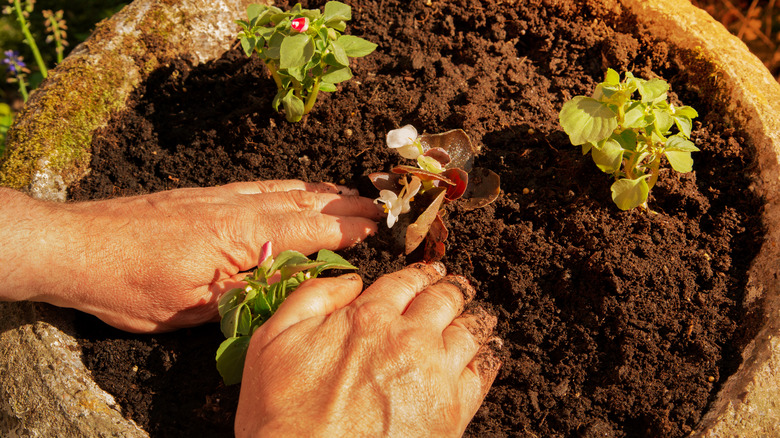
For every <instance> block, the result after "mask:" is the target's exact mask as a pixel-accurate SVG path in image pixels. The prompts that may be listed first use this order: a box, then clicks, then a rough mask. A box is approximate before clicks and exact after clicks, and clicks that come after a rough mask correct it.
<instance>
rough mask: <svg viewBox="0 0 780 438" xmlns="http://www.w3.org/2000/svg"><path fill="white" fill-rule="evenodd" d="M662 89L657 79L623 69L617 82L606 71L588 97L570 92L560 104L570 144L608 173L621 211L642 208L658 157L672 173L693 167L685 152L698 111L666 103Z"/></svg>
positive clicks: (666, 87)
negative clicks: (640, 75)
mask: <svg viewBox="0 0 780 438" xmlns="http://www.w3.org/2000/svg"><path fill="white" fill-rule="evenodd" d="M668 91H669V84H667V83H666V81H664V80H662V79H650V80H645V79H640V78H637V77H634V75H633V74H631V72H626V73H625V75H624V79H623V81H621V80H620V75H619V74H618V73H617V72H616V71H615V70H612V69H608V70H607V74H606V78H605V79H604V82H602V83H600V84H598V86H596V90H595V92H594V93H593V96H592V97H587V96H576V97H574V98H573V99H571V100H570V101H568V102H566V103H565V104H564V105H563V108H561V112H560V115H559V119H560V123H561V126H562V127H563V130H564V131H565V132H566V134H568V135H569V140H570V141H571V143H572V144H573V145H575V146H579V145H582V154H583V155H585V154H587V153H588V152H590V153H591V157H593V161H594V162H595V163H596V166H598V168H599V169H601V170H602V171H603V172H605V173H611V174H613V175H614V177H615V180H616V181H615V182H614V183H613V184H612V200H613V201H614V202H615V204H616V205H617V206H618V208H620V209H621V210H630V209H632V208H635V207H638V206H643V207H645V208H647V198H648V196H649V194H650V189H652V188H653V186H654V185H655V183H656V182H657V181H658V176H659V173H660V167H661V159H662V158H665V159H666V161H667V162H668V163H669V165H671V166H672V169H674V170H676V171H678V172H682V173H685V172H690V171H691V170H692V169H693V158H692V157H691V152H696V151H698V150H699V149H698V148H697V147H696V146H694V144H693V143H692V142H691V141H690V140H689V139H690V136H691V129H692V126H693V122H692V120H693V119H694V118H695V117H697V116H698V113H697V112H696V110H694V109H693V108H691V107H689V106H680V107H675V106H674V105H672V104H670V103H668V102H667V101H666V98H667V92H668ZM637 92H638V93H639V99H638V100H637V99H634V95H635V93H637ZM673 127H676V128H677V132H676V133H672V128H673Z"/></svg>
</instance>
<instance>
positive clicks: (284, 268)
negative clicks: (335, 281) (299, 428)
mask: <svg viewBox="0 0 780 438" xmlns="http://www.w3.org/2000/svg"><path fill="white" fill-rule="evenodd" d="M260 259H261V260H263V261H262V262H261V263H260V265H259V266H258V267H257V268H256V269H255V270H254V271H253V272H252V273H251V274H250V275H248V276H247V277H246V278H245V279H244V281H245V282H246V286H245V287H244V288H241V289H232V290H230V291H229V292H227V293H225V294H224V295H223V296H222V297H220V299H219V315H220V316H221V317H222V322H221V328H222V334H224V335H225V337H226V338H227V339H226V340H225V341H223V342H222V344H221V345H220V346H219V349H218V350H217V357H216V359H217V370H218V371H219V373H220V375H221V376H222V379H223V380H224V382H225V384H226V385H232V384H234V383H239V382H241V375H242V374H243V370H244V360H245V359H246V352H247V349H248V348H249V340H250V339H251V336H252V333H254V332H255V330H257V328H258V327H260V326H261V325H262V324H263V323H264V322H265V321H267V320H268V318H270V317H271V316H272V315H273V314H274V313H275V312H276V310H277V309H278V308H279V306H280V305H281V304H282V302H283V301H284V300H285V298H287V296H288V295H290V293H291V292H292V291H294V290H295V289H297V288H298V286H300V285H301V283H303V282H304V281H306V280H308V279H310V278H316V277H317V276H318V275H320V273H322V271H325V270H327V269H357V268H356V267H354V266H352V265H351V264H350V263H349V262H347V261H346V260H344V259H343V258H342V257H340V256H339V255H337V254H336V253H334V252H332V251H328V250H325V249H323V250H321V251H320V252H319V253H317V258H316V259H315V260H309V259H308V258H307V257H306V256H305V255H303V254H301V253H299V252H297V251H284V252H282V253H280V254H279V255H277V256H276V258H274V257H273V256H272V254H271V242H268V243H266V244H265V245H263V248H262V254H261V256H260Z"/></svg>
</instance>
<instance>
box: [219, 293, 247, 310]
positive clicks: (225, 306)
mask: <svg viewBox="0 0 780 438" xmlns="http://www.w3.org/2000/svg"><path fill="white" fill-rule="evenodd" d="M243 292H244V289H240V288H239V289H230V290H229V291H227V292H225V293H224V294H222V296H221V297H219V301H217V309H218V310H219V316H225V313H227V312H228V311H229V310H230V309H232V308H234V307H236V306H237V305H238V303H239V302H240V300H241V298H242V296H243Z"/></svg>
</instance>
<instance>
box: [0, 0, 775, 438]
mask: <svg viewBox="0 0 780 438" xmlns="http://www.w3.org/2000/svg"><path fill="white" fill-rule="evenodd" d="M169 3H172V4H169ZM247 3H249V1H245V0H219V1H204V0H183V1H180V2H166V1H162V0H137V1H136V2H134V3H133V4H131V5H130V6H128V7H127V8H125V9H124V10H123V11H122V12H121V13H120V14H118V15H117V16H115V17H114V18H112V19H111V20H109V21H108V22H106V23H103V24H102V25H101V26H99V27H98V29H97V30H96V31H95V34H94V35H93V36H92V37H91V38H90V40H89V41H87V42H85V43H84V44H83V45H81V46H80V47H78V48H77V49H76V50H74V52H73V53H72V54H71V55H70V56H69V57H68V58H67V59H66V60H65V62H63V64H62V65H61V66H60V67H58V68H57V69H55V70H54V71H53V72H52V76H51V77H50V79H49V80H48V81H46V82H45V83H44V84H43V86H42V87H41V88H39V89H38V90H37V91H36V92H35V93H34V94H33V96H32V98H31V100H30V102H29V103H28V106H27V108H26V109H25V110H24V112H23V113H22V114H21V115H20V117H19V119H18V120H19V121H18V122H17V124H16V125H15V126H14V127H13V128H12V130H11V132H10V133H9V143H10V154H8V157H7V158H5V159H4V160H3V161H2V162H0V185H4V186H11V187H15V188H20V189H25V190H28V191H30V192H31V193H33V194H34V195H35V196H36V197H39V198H44V199H57V200H63V199H64V193H65V192H64V188H65V187H67V185H68V184H70V183H72V182H73V181H75V180H77V179H78V178H80V177H81V176H83V175H84V174H85V173H86V172H88V163H89V149H88V148H89V144H90V140H91V135H92V131H93V130H94V129H95V128H97V127H100V126H102V125H104V124H105V123H106V122H107V120H108V117H109V115H110V113H111V111H113V110H116V109H117V108H120V107H121V106H122V105H123V104H124V102H125V99H126V98H127V96H128V94H129V93H130V91H131V90H132V89H133V88H134V87H135V86H136V85H137V84H138V83H139V82H140V80H141V79H142V78H143V77H144V75H146V74H148V73H149V72H150V71H151V70H152V69H154V68H155V67H157V66H158V65H161V64H164V63H165V62H166V60H167V59H170V58H172V57H177V56H185V55H187V56H191V57H192V58H193V59H194V60H196V61H205V60H208V59H212V58H215V57H217V56H219V55H220V54H221V53H222V52H224V51H225V50H227V48H228V46H229V44H230V43H231V41H232V39H233V36H234V34H235V32H236V30H237V29H236V28H235V27H234V25H233V20H234V19H235V18H236V17H238V16H240V15H241V14H243V11H244V9H245V6H246V4H247ZM590 3H591V9H592V10H593V11H602V12H604V13H613V12H615V11H617V10H621V9H624V10H628V11H630V12H632V13H634V14H635V15H636V16H637V17H638V19H639V21H640V22H641V24H643V25H646V26H647V27H648V28H649V29H651V31H652V32H654V33H655V34H656V35H657V37H658V38H659V39H662V40H666V41H669V42H671V43H672V44H674V45H676V46H679V47H683V48H685V49H687V51H688V52H689V53H690V59H688V60H687V62H688V63H689V65H687V68H691V69H696V70H698V71H700V72H701V78H700V79H701V81H700V84H699V85H700V86H701V87H702V89H703V90H706V92H708V93H712V94H713V95H714V96H716V98H717V99H718V101H719V102H721V103H722V104H723V105H724V106H725V107H726V108H728V109H729V111H730V114H731V117H732V119H733V120H732V123H733V124H734V125H735V126H739V127H740V128H742V129H744V130H745V131H746V132H747V134H748V135H749V137H750V139H751V141H752V142H753V144H755V145H756V147H757V148H758V154H759V156H758V165H759V169H760V181H758V182H757V183H756V184H755V185H754V186H753V187H751V188H746V190H748V189H750V190H756V191H758V192H759V193H761V194H763V195H764V196H765V197H766V199H767V204H766V206H765V210H764V212H763V214H764V218H765V224H766V227H767V235H766V242H765V244H764V245H763V247H762V249H761V252H760V254H759V255H758V257H757V259H756V260H755V262H754V264H753V267H752V269H751V273H750V280H749V288H750V293H749V296H748V297H747V300H749V301H755V300H758V299H761V300H763V305H764V306H766V312H767V315H768V318H767V322H766V324H765V327H763V329H762V330H761V332H760V333H759V335H758V336H757V337H756V338H755V339H754V340H753V342H752V343H751V344H750V345H749V346H748V348H747V349H746V350H745V352H744V353H743V357H744V363H743V364H742V366H741V367H740V369H739V370H738V372H737V373H736V374H735V375H734V376H732V377H731V378H730V379H729V380H728V381H727V382H726V384H725V385H724V387H723V389H722V391H721V393H720V394H719V395H718V397H717V399H716V400H715V401H714V403H713V406H712V408H711V410H710V411H709V412H708V413H707V414H706V416H705V417H704V419H703V420H702V422H701V423H700V424H699V425H698V427H697V429H696V430H695V431H694V433H693V436H696V437H707V438H714V437H738V436H739V437H742V436H744V437H749V436H777V435H778V432H777V431H778V430H780V406H778V404H779V403H780V375H778V373H779V372H780V371H779V370H780V318H778V316H780V263H778V260H780V164H779V163H780V160H779V159H778V157H779V156H780V85H778V84H777V82H775V80H774V78H772V76H771V75H770V74H769V72H768V71H767V70H766V69H765V68H764V66H763V65H762V64H761V62H760V61H759V60H758V59H757V58H755V57H754V56H753V55H751V54H750V53H749V51H748V50H747V48H746V47H745V46H744V44H743V43H742V42H741V41H739V40H738V39H736V38H735V37H733V36H731V35H730V34H729V33H728V32H727V31H726V30H725V29H724V28H723V27H722V26H721V25H720V24H719V23H717V22H715V21H714V20H713V19H712V18H711V17H710V16H709V15H707V14H706V13H704V12H703V11H701V10H698V9H696V8H694V7H693V6H691V5H690V3H689V2H688V1H687V0H591V2H590ZM572 7H574V6H572ZM174 29H175V30H176V31H174ZM181 29H186V30H187V31H186V32H181V31H180V30H181ZM69 312H70V311H69V310H53V309H52V308H50V307H48V306H42V305H34V304H30V303H17V304H8V303H5V304H0V436H58V437H77V436H78V437H80V436H130V437H133V436H145V435H146V434H145V432H143V431H141V430H139V429H138V428H137V427H136V426H135V425H134V424H133V423H131V422H129V421H127V420H125V419H123V418H122V417H121V415H120V413H119V409H118V408H117V407H116V405H115V403H114V401H113V398H112V397H111V396H110V395H108V394H106V393H104V392H102V391H101V390H100V389H99V388H97V386H96V385H95V384H94V382H93V381H92V380H91V379H90V377H89V375H88V373H87V372H86V370H85V369H84V366H83V364H81V362H80V359H79V358H78V353H77V352H75V351H74V345H75V344H74V342H73V338H72V337H70V336H69V335H68V334H67V333H69V330H70V328H69V326H68V323H67V315H69V314H70V313H69Z"/></svg>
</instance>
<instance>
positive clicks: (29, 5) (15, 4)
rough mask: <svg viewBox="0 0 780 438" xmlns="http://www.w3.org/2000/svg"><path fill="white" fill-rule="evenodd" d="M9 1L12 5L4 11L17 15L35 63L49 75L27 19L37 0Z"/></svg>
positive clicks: (44, 75)
mask: <svg viewBox="0 0 780 438" xmlns="http://www.w3.org/2000/svg"><path fill="white" fill-rule="evenodd" d="M8 2H9V3H10V6H6V8H5V9H4V10H3V13H5V14H13V15H15V16H16V21H17V22H18V23H19V29H21V31H22V35H24V42H25V43H27V45H28V46H30V50H31V51H32V54H33V58H35V63H36V64H37V65H38V70H40V72H41V75H42V76H43V77H44V78H46V77H47V76H48V75H49V72H48V69H47V68H46V63H45V62H43V57H42V56H41V51H40V50H38V44H36V43H35V38H33V35H32V33H31V32H30V23H29V22H28V21H27V19H28V18H29V17H30V13H31V12H32V11H33V9H34V7H35V0H25V1H24V2H22V1H21V0H9V1H8ZM25 100H27V99H25Z"/></svg>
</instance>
